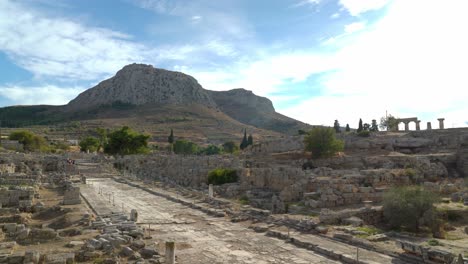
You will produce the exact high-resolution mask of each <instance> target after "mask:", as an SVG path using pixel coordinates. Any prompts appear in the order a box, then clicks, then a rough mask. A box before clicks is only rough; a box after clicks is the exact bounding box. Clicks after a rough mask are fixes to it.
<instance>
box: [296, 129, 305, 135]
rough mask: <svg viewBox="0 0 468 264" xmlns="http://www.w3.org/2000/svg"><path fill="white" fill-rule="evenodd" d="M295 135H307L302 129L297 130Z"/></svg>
mask: <svg viewBox="0 0 468 264" xmlns="http://www.w3.org/2000/svg"><path fill="white" fill-rule="evenodd" d="M297 134H298V135H305V134H307V132H306V131H305V130H303V129H299V130H297Z"/></svg>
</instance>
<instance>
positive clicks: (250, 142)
mask: <svg viewBox="0 0 468 264" xmlns="http://www.w3.org/2000/svg"><path fill="white" fill-rule="evenodd" d="M252 145H253V137H252V134H250V135H249V137H248V138H247V146H252Z"/></svg>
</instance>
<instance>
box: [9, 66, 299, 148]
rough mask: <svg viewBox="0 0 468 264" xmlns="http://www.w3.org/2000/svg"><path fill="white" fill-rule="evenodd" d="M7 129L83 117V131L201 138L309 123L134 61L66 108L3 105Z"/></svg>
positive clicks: (273, 133)
mask: <svg viewBox="0 0 468 264" xmlns="http://www.w3.org/2000/svg"><path fill="white" fill-rule="evenodd" d="M0 120H2V121H3V123H2V125H3V126H6V127H21V126H31V125H49V126H50V125H57V124H61V123H66V122H70V121H80V124H81V125H82V126H83V128H82V129H85V128H87V127H93V126H95V125H96V124H101V125H102V126H104V127H110V128H112V127H117V126H119V125H130V126H132V127H135V128H136V129H137V130H141V131H146V132H148V133H151V134H152V135H154V136H155V137H156V138H158V137H162V136H163V135H165V134H167V130H168V129H170V128H174V129H178V130H179V131H183V132H181V133H182V134H185V135H186V137H190V138H192V139H193V140H196V141H206V140H209V141H218V140H219V141H222V140H227V139H237V138H239V137H240V136H241V134H242V131H243V129H244V128H247V129H248V131H249V133H254V134H256V135H257V137H260V138H263V137H268V138H271V137H281V136H282V135H283V134H295V133H297V130H298V129H304V128H307V127H308V125H307V124H304V123H302V122H299V121H297V120H294V119H292V118H289V117H286V116H283V115H281V114H279V113H276V111H275V109H274V107H273V104H272V102H271V101H270V100H269V99H267V98H265V97H260V96H257V95H255V94H253V93H252V92H251V91H247V90H244V89H234V90H230V91H222V92H217V91H210V90H206V89H204V88H203V87H202V86H201V85H200V84H199V83H198V82H197V80H195V79H194V78H193V77H191V76H189V75H186V74H184V73H180V72H173V71H168V70H164V69H157V68H154V67H152V66H150V65H144V64H131V65H127V66H125V67H124V68H122V69H121V70H120V71H118V72H117V73H116V75H115V76H114V77H112V78H110V79H107V80H104V81H102V82H100V83H99V84H98V85H96V86H95V87H93V88H90V89H88V90H86V91H84V92H83V93H81V94H80V95H78V96H77V97H76V98H75V99H73V100H72V101H70V102H69V103H68V104H67V105H63V106H47V105H40V106H13V107H5V108H0Z"/></svg>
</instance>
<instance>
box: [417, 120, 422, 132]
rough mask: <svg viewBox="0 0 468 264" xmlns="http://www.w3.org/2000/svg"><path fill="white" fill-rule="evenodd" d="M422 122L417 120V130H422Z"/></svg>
mask: <svg viewBox="0 0 468 264" xmlns="http://www.w3.org/2000/svg"><path fill="white" fill-rule="evenodd" d="M420 123H421V120H416V130H418V131H419V130H421V126H420Z"/></svg>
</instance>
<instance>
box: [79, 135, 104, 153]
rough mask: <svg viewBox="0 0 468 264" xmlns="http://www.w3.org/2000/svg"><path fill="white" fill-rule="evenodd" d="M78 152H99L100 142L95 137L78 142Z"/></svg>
mask: <svg viewBox="0 0 468 264" xmlns="http://www.w3.org/2000/svg"><path fill="white" fill-rule="evenodd" d="M79 145H80V150H81V151H84V152H87V151H89V152H95V151H98V150H99V147H100V142H99V140H98V139H97V138H95V137H86V138H84V139H83V140H81V141H80V144H79Z"/></svg>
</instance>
